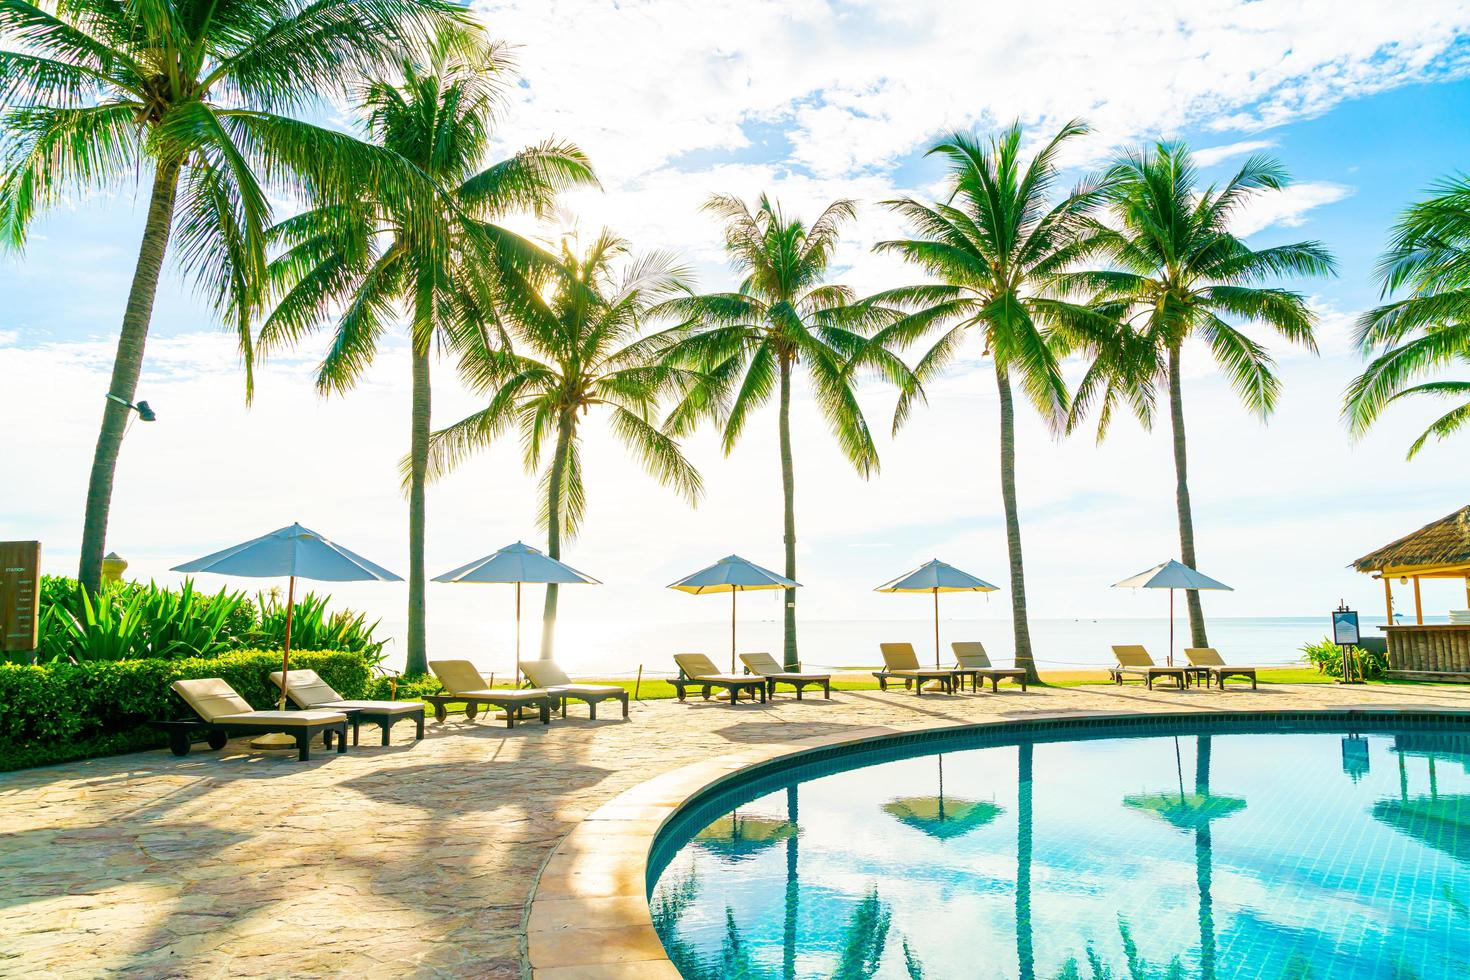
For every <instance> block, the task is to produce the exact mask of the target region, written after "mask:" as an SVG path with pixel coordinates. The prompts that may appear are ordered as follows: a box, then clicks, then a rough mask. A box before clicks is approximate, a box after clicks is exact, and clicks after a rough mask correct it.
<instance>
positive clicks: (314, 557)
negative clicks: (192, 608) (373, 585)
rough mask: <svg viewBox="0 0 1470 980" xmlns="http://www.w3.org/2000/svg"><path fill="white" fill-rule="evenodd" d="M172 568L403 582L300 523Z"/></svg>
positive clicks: (260, 575) (258, 575)
mask: <svg viewBox="0 0 1470 980" xmlns="http://www.w3.org/2000/svg"><path fill="white" fill-rule="evenodd" d="M170 571H174V572H208V573H210V574H213V575H238V576H240V577H242V578H309V579H312V580H313V581H317V582H402V581H403V579H402V578H400V577H399V576H397V575H394V574H393V573H392V572H390V571H388V570H387V569H386V568H384V567H383V566H381V565H375V564H373V563H372V562H370V561H368V560H367V559H366V558H364V557H362V556H361V555H358V554H354V553H353V552H351V551H348V550H347V549H346V548H344V547H342V546H341V545H339V544H334V543H333V542H331V541H329V540H327V538H326V537H324V536H323V535H321V534H318V533H317V532H315V531H313V530H310V529H309V528H304V527H302V526H301V525H300V524H292V525H291V526H290V527H283V528H281V529H280V530H278V531H272V532H271V533H270V534H262V535H261V536H260V537H258V538H252V539H251V540H249V541H246V542H245V543H243V544H237V545H235V546H234V547H233V548H226V549H225V550H223V551H216V552H215V553H214V554H212V555H205V556H204V557H203V558H197V559H195V560H194V561H188V562H184V564H182V565H175V566H174V567H173V568H172V569H170Z"/></svg>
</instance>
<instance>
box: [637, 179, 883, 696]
mask: <svg viewBox="0 0 1470 980" xmlns="http://www.w3.org/2000/svg"><path fill="white" fill-rule="evenodd" d="M705 210H706V211H709V212H710V213H712V214H714V215H716V216H718V217H719V218H721V219H722V220H723V221H724V224H725V251H726V253H727V254H728V255H729V257H730V261H731V264H732V265H733V267H734V268H735V269H736V271H737V272H739V273H740V275H741V281H740V285H739V287H738V288H737V289H736V290H735V291H734V292H725V293H711V294H708V295H703V296H686V297H681V298H679V299H675V300H673V301H671V302H669V303H667V304H665V311H666V312H668V313H669V314H671V315H674V316H676V317H678V318H679V319H680V320H682V321H683V322H684V323H685V324H686V326H687V327H688V329H689V330H690V335H689V336H688V337H686V338H684V339H683V340H681V341H679V342H677V343H676V344H674V345H673V346H672V347H671V349H670V351H669V363H671V364H677V365H681V366H684V367H686V368H690V369H697V370H699V371H700V372H702V373H703V374H704V375H705V377H706V378H707V379H708V381H707V383H704V384H700V385H697V386H695V387H694V388H693V389H692V390H691V391H690V393H689V396H688V397H687V398H685V400H684V401H683V402H681V403H680V404H679V405H678V406H677V407H676V408H675V409H674V411H673V412H672V413H671V414H670V416H669V418H668V420H667V422H666V423H665V424H666V427H667V428H668V430H669V431H670V432H673V433H676V434H682V433H685V432H688V431H689V430H690V429H691V428H692V427H693V426H694V425H695V424H696V423H697V422H698V421H699V420H700V419H702V418H704V417H713V418H715V419H716V420H717V421H718V422H719V424H720V427H721V440H722V443H723V446H724V450H725V452H726V454H727V455H728V454H729V453H730V452H731V451H733V450H734V448H735V444H736V442H738V441H739V439H740V435H741V433H742V432H744V430H745V424H746V421H747V420H748V419H749V418H750V415H751V413H752V412H753V411H755V410H756V409H757V408H759V407H760V406H761V405H763V404H765V403H766V402H768V401H769V400H770V398H771V396H772V395H775V396H776V398H777V399H778V405H779V409H778V414H777V426H778V433H779V439H780V447H781V448H780V452H781V491H782V501H783V504H784V510H783V537H782V539H783V541H784V543H785V547H786V566H785V571H784V574H785V575H786V577H787V578H789V579H795V578H796V474H795V465H794V456H793V451H792V446H791V394H792V382H793V380H794V375H795V373H796V369H797V367H798V365H801V366H805V368H806V375H807V378H808V380H809V382H810V384H811V390H812V393H813V395H814V396H815V398H816V403H817V408H818V410H819V411H821V413H822V415H823V417H824V418H825V419H826V421H827V425H828V428H829V429H831V431H832V434H833V435H834V436H835V437H836V438H837V443H838V445H839V446H840V447H841V448H842V451H843V454H844V455H845V456H847V458H848V459H849V460H850V461H851V462H852V464H853V466H855V467H857V469H858V472H860V473H861V474H863V475H864V476H868V475H871V474H872V473H874V472H876V471H877V469H878V450H877V447H876V446H875V445H874V444H873V437H872V433H871V432H870V431H869V430H868V423H867V421H866V420H865V419H864V418H863V412H862V408H861V406H859V404H858V401H857V396H856V394H855V393H854V384H855V381H854V372H853V366H854V358H855V356H856V355H858V354H860V353H862V352H863V351H864V350H865V337H864V333H863V331H864V329H865V327H866V326H867V325H868V324H869V323H871V322H873V321H874V318H875V316H879V315H881V313H882V311H881V310H876V309H875V308H869V307H867V306H864V305H862V304H856V303H854V302H853V299H854V294H853V292H852V290H851V289H849V288H848V287H846V286H841V285H836V284H832V283H829V282H827V277H828V273H829V267H830V264H831V261H832V252H833V250H834V249H835V248H836V246H837V243H838V237H839V233H840V232H841V229H842V226H843V225H844V224H846V223H847V222H848V221H850V220H852V218H853V217H854V215H855V214H856V209H855V206H854V205H853V203H852V202H851V201H844V200H839V201H834V202H833V203H832V204H830V205H828V206H827V208H826V209H825V210H824V211H823V212H822V213H821V214H820V215H819V216H818V217H817V220H816V221H814V222H812V223H811V225H807V224H806V223H804V222H803V221H802V220H801V219H800V218H797V217H791V216H788V215H786V214H785V213H784V212H783V211H782V210H781V207H780V205H779V204H777V203H775V202H773V201H772V200H771V199H770V198H768V197H766V196H765V195H761V197H760V199H759V200H758V201H757V202H756V206H755V209H754V210H751V209H750V208H749V207H747V206H746V204H745V202H744V201H742V200H740V199H739V198H736V197H731V196H728V195H723V194H717V195H715V196H713V197H711V198H710V199H709V201H708V202H707V203H706V204H705ZM863 361H864V363H865V364H866V365H869V366H871V367H873V368H876V369H877V370H879V371H881V372H883V373H885V374H887V375H888V376H889V377H891V378H893V379H895V380H901V379H902V378H903V377H904V376H906V375H907V369H905V368H904V367H903V365H902V363H901V362H899V361H898V359H897V358H895V357H892V356H890V355H887V354H886V352H884V351H883V350H882V349H881V348H873V349H872V350H871V351H870V352H868V353H866V354H864V356H863ZM785 598H786V602H785V644H784V655H783V660H784V662H785V664H786V666H787V668H789V669H794V668H795V667H796V665H797V664H798V663H799V662H800V658H799V657H798V655H797V644H796V590H795V589H787V590H786V596H785Z"/></svg>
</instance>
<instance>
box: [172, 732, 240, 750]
mask: <svg viewBox="0 0 1470 980" xmlns="http://www.w3.org/2000/svg"><path fill="white" fill-rule="evenodd" d="M229 740H230V736H228V735H226V734H225V733H224V732H210V733H209V747H210V748H211V749H214V750H215V751H216V752H218V751H219V750H220V749H222V748H224V747H225V743H226V742H228V741H229ZM186 751H187V750H186ZM174 754H175V755H183V754H184V753H183V752H175V753H174Z"/></svg>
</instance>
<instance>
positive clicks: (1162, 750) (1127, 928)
mask: <svg viewBox="0 0 1470 980" xmlns="http://www.w3.org/2000/svg"><path fill="white" fill-rule="evenodd" d="M1157 731H1158V729H1157V727H1155V728H1154V729H1151V730H1149V731H1148V733H1147V734H1143V735H1138V736H1133V737H1118V736H1115V735H1110V737H1102V738H1076V737H1075V733H1074V734H1073V735H1071V736H1068V740H1057V739H1055V738H1026V739H1025V740H1022V741H1020V742H1019V743H1017V742H1016V741H1014V738H1013V739H1012V741H1011V744H988V745H987V744H980V743H976V742H975V741H974V740H971V741H970V742H968V743H966V742H959V741H955V740H948V741H946V742H943V743H930V744H928V745H927V746H920V747H919V748H917V749H915V748H913V747H910V748H907V749H896V750H893V751H890V752H887V753H886V754H885V753H881V752H880V753H875V752H868V753H866V755H865V756H858V757H853V758H842V757H839V758H837V759H834V760H830V761H828V762H824V763H818V764H815V765H807V766H804V767H801V768H795V769H788V770H787V771H785V772H784V773H781V774H777V775H774V776H770V777H766V778H764V779H762V780H760V781H757V782H754V783H751V784H749V785H747V786H743V787H740V788H738V789H733V790H724V791H722V792H721V795H719V796H715V797H712V798H711V799H709V800H707V801H705V802H704V803H703V804H702V805H696V806H695V807H694V808H693V809H692V811H691V812H690V813H689V814H687V815H686V816H683V817H681V818H680V821H681V822H676V824H675V825H674V826H673V827H671V829H670V831H669V832H667V833H666V834H665V835H664V836H663V838H661V839H660V841H659V843H658V845H657V847H656V850H655V855H654V863H653V869H652V874H654V875H655V876H656V881H655V882H654V884H653V886H652V888H651V890H650V898H649V901H650V907H651V908H652V910H653V913H654V922H655V926H656V927H657V929H658V932H659V935H660V937H661V938H662V940H663V942H664V947H665V949H666V950H667V952H668V954H669V956H670V958H671V959H672V960H673V961H674V963H675V965H676V966H677V967H678V968H679V969H680V971H681V972H682V973H683V974H684V975H685V976H686V977H691V978H696V977H772V978H785V977H898V978H905V977H908V978H914V977H924V978H931V980H932V978H950V977H1021V978H1026V980H1030V978H1037V977H1040V978H1047V980H1051V978H1078V980H1102V978H1117V980H1144V978H1152V977H1158V978H1170V977H1181V978H1182V977H1205V978H1214V977H1221V978H1225V977H1269V978H1286V977H1290V978H1305V977H1311V978H1318V980H1323V978H1332V977H1344V978H1346V977H1353V978H1360V977H1361V978H1371V977H1382V978H1396V980H1407V978H1411V977H1418V978H1426V980H1427V978H1439V977H1456V978H1465V977H1470V731H1467V730H1465V729H1461V730H1460V731H1453V730H1450V729H1442V730H1441V729H1435V728H1426V727H1416V728H1412V729H1406V730H1402V731H1373V732H1368V733H1366V734H1361V735H1349V734H1346V733H1345V732H1343V731H1295V732H1286V733H1280V732H1273V733H1269V734H1267V733H1261V732H1241V731H1228V730H1226V731H1222V730H1218V729H1217V730H1214V731H1206V730H1200V731H1195V732H1192V733H1191V732H1190V731H1187V730H1181V734H1178V735H1173V734H1168V735H1159V734H1157ZM941 747H942V748H943V751H942V753H940V752H938V751H936V749H938V748H941Z"/></svg>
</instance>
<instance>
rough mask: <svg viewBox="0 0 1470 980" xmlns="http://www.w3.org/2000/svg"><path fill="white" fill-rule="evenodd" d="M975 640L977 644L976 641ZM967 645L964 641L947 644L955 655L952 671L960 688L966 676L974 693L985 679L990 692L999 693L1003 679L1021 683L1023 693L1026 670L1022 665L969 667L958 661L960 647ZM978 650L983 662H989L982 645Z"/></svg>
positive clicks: (963, 684)
mask: <svg viewBox="0 0 1470 980" xmlns="http://www.w3.org/2000/svg"><path fill="white" fill-rule="evenodd" d="M975 642H976V644H977V645H978V641H975ZM967 645H968V644H967V643H965V642H964V641H959V642H955V643H951V644H950V645H949V646H950V650H951V651H953V653H954V655H955V660H956V661H957V662H956V663H955V665H954V673H955V676H956V677H957V678H959V685H960V689H961V690H964V686H965V678H966V677H968V678H970V691H971V693H976V692H977V691H978V689H979V685H980V683H981V682H982V681H986V680H988V681H990V693H992V694H998V693H1000V682H1001V681H1003V680H1012V681H1015V682H1016V683H1017V684H1020V685H1021V693H1023V694H1024V693H1025V692H1026V683H1027V681H1026V670H1025V668H1023V667H996V666H993V665H992V666H989V667H971V666H968V665H966V664H964V663H960V662H958V661H959V660H960V656H961V654H960V647H962V646H967ZM978 652H979V655H980V656H982V657H985V662H986V663H987V664H988V663H990V657H989V656H988V655H986V653H985V650H984V647H983V646H982V647H981V648H980V650H979V651H978ZM973 655H974V654H965V656H973Z"/></svg>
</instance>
